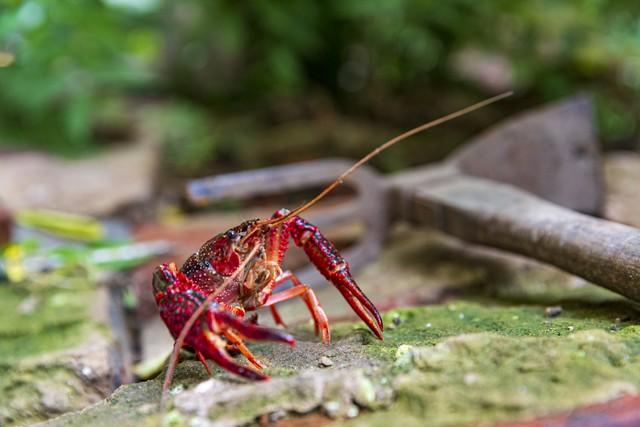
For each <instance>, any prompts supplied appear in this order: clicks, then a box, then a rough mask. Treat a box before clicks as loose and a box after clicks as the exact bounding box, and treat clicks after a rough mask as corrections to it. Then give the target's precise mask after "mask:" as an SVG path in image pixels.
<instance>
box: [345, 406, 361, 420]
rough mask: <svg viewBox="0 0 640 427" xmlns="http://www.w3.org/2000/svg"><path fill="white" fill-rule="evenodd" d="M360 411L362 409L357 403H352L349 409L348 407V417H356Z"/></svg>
mask: <svg viewBox="0 0 640 427" xmlns="http://www.w3.org/2000/svg"><path fill="white" fill-rule="evenodd" d="M359 413H360V409H358V407H357V406H356V405H351V406H349V409H347V418H355V417H357V416H358V414H359Z"/></svg>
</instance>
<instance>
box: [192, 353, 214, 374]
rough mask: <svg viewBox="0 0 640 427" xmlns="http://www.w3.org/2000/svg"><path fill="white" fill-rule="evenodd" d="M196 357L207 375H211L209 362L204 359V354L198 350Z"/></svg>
mask: <svg viewBox="0 0 640 427" xmlns="http://www.w3.org/2000/svg"><path fill="white" fill-rule="evenodd" d="M196 357H197V358H198V360H199V361H200V363H202V366H204V369H205V370H206V371H207V373H208V374H209V376H212V375H213V374H212V373H211V368H209V364H208V363H207V359H205V357H204V355H203V354H202V353H200V352H199V351H196Z"/></svg>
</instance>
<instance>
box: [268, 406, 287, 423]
mask: <svg viewBox="0 0 640 427" xmlns="http://www.w3.org/2000/svg"><path fill="white" fill-rule="evenodd" d="M286 416H287V412H286V411H285V410H283V409H278V410H277V411H275V412H272V413H270V414H269V421H270V422H272V423H275V422H277V421H280V420H281V419H283V418H284V417H286Z"/></svg>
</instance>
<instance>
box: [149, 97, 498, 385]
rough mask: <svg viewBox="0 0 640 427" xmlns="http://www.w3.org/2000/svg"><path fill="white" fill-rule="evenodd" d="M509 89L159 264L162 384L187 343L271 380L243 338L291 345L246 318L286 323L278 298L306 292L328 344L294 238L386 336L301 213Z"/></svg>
mask: <svg viewBox="0 0 640 427" xmlns="http://www.w3.org/2000/svg"><path fill="white" fill-rule="evenodd" d="M508 95H510V93H507V94H502V95H499V96H496V97H493V98H490V99H488V100H485V101H482V102H480V103H478V104H474V105H472V106H470V107H467V108H465V109H463V110H460V111H457V112H455V113H452V114H449V115H447V116H444V117H442V118H440V119H437V120H435V121H432V122H429V123H426V124H424V125H422V126H419V127H417V128H414V129H412V130H410V131H408V132H405V133H403V134H402V135H399V136H397V137H395V138H393V139H391V140H389V141H387V142H386V143H384V144H382V145H381V146H379V147H378V148H376V149H375V150H374V151H372V152H371V153H369V154H368V155H366V156H365V157H363V158H362V159H361V160H360V161H358V162H357V163H355V164H354V165H353V166H351V167H350V168H349V169H348V170H347V171H345V172H344V173H343V174H342V175H340V176H339V177H338V178H337V179H336V180H335V181H334V182H333V183H331V184H330V185H329V186H328V187H327V188H325V189H324V190H323V191H322V192H321V193H320V194H318V195H317V196H316V197H315V198H314V199H312V200H311V201H309V202H308V203H306V204H304V205H302V206H300V207H298V208H297V209H294V210H293V211H289V210H287V209H281V210H279V211H277V212H276V213H275V214H273V216H272V217H271V218H269V219H255V220H250V221H246V222H243V223H242V224H240V225H238V226H237V227H234V228H232V229H230V230H227V231H225V232H224V233H221V234H218V235H217V236H215V237H213V238H212V239H210V240H208V241H207V242H205V243H204V244H203V245H202V247H200V249H199V250H198V251H197V252H196V253H194V254H193V255H191V256H190V257H189V258H188V259H187V260H186V262H185V263H184V264H183V265H182V267H181V268H178V267H177V266H176V265H175V264H174V263H169V264H162V265H160V266H158V267H157V268H156V270H155V271H154V274H153V292H154V296H155V300H156V303H157V305H158V308H159V311H160V316H161V317H162V320H163V321H164V322H165V324H166V325H167V328H169V331H170V332H171V334H172V335H173V337H174V338H175V339H176V342H175V345H174V351H173V353H172V356H171V360H170V362H169V367H168V372H167V376H166V380H165V384H164V390H165V391H166V390H167V389H168V387H169V385H170V383H171V377H172V375H173V370H174V369H175V365H176V363H177V358H178V354H179V351H180V349H181V348H182V347H186V348H188V349H190V350H192V351H193V352H195V354H196V357H197V358H198V359H199V360H200V361H201V362H202V364H203V365H204V366H205V368H206V369H207V370H208V369H209V368H208V366H207V364H206V359H210V360H213V361H214V362H216V363H217V364H218V365H219V366H221V367H222V368H224V369H226V370H227V371H230V372H233V373H235V374H237V375H240V376H243V377H246V378H249V379H253V380H266V379H268V378H269V377H268V376H267V375H265V374H264V373H263V372H262V368H263V366H262V364H261V363H260V361H259V360H258V359H257V358H256V357H255V356H254V355H253V354H252V353H251V351H250V350H249V349H248V348H247V347H246V345H245V344H244V340H245V339H249V340H257V341H262V340H271V341H277V342H281V343H284V344H289V345H291V346H293V345H295V339H294V338H293V337H292V336H291V335H290V334H288V333H286V332H284V331H283V330H280V329H274V328H266V327H263V326H259V325H257V324H255V323H252V322H249V321H246V320H243V317H244V316H245V313H247V312H250V311H254V310H257V309H259V308H261V307H269V309H270V311H271V314H272V315H273V317H274V320H275V322H276V324H279V325H282V326H284V322H283V321H282V318H281V317H280V314H279V313H278V311H277V309H276V304H278V303H280V302H283V301H286V300H289V299H292V298H296V297H300V298H302V300H303V301H304V303H305V304H306V306H307V308H308V310H309V313H310V315H311V318H312V319H313V322H314V325H315V332H316V335H319V336H320V337H321V339H322V341H323V342H324V343H329V341H330V340H331V333H330V330H329V321H328V319H327V316H326V314H325V312H324V310H323V309H322V307H321V305H320V302H319V301H318V299H317V298H316V295H315V293H314V292H313V290H312V289H311V288H310V287H309V286H307V285H305V284H304V283H302V282H300V280H299V279H298V278H297V277H296V275H295V274H293V273H292V272H290V271H283V270H282V267H281V265H282V260H283V257H284V254H285V252H286V251H287V249H288V247H289V241H290V240H291V241H293V242H294V244H295V245H297V246H299V247H301V248H302V249H303V250H304V252H305V253H306V255H307V256H308V257H309V260H310V261H311V262H312V263H313V264H314V265H315V266H316V268H317V269H318V270H319V271H320V273H322V275H323V276H324V277H325V278H326V279H327V280H328V281H329V282H331V283H332V284H333V285H334V286H335V287H336V288H337V289H338V291H339V292H340V293H341V294H342V296H343V297H344V298H345V299H346V300H347V302H348V303H349V305H350V306H351V308H353V310H354V311H355V312H356V313H357V314H358V316H359V317H360V318H361V319H362V320H363V321H364V322H365V324H366V325H367V326H368V327H369V329H370V330H371V332H372V333H373V334H374V335H375V336H376V337H378V338H379V339H383V330H384V326H383V324H382V319H381V317H380V314H379V313H378V310H377V309H376V307H375V306H374V305H373V303H372V302H371V301H370V300H369V298H367V296H366V295H365V294H364V293H363V292H362V290H360V288H359V287H358V285H357V284H356V282H355V280H354V279H353V277H352V275H351V272H350V271H349V264H348V263H347V262H346V261H345V260H344V258H343V257H342V256H341V255H340V253H339V252H338V251H337V249H336V248H335V246H334V245H333V244H332V243H331V242H330V241H329V240H327V239H326V238H325V237H324V236H323V235H322V233H321V232H320V231H319V230H318V228H317V227H316V226H314V225H313V224H310V223H309V222H308V221H306V220H305V219H303V218H302V217H301V216H299V215H300V214H301V213H302V212H304V211H306V210H307V209H308V208H310V207H311V206H313V205H314V204H315V203H317V202H318V201H319V200H320V199H322V198H323V197H324V196H326V195H327V194H328V193H329V192H331V191H332V190H333V189H334V188H336V187H337V186H339V185H340V184H341V183H342V182H343V180H344V179H345V178H346V177H347V176H348V175H350V174H351V173H352V172H353V171H355V170H356V169H357V168H358V167H360V166H361V165H362V164H364V163H366V162H367V161H368V160H369V159H371V158H372V157H374V156H375V155H377V154H378V153H380V152H381V151H383V150H385V149H386V148H389V147H390V146H392V145H394V144H395V143H397V142H399V141H401V140H403V139H405V138H407V137H409V136H411V135H414V134H416V133H418V132H420V131H423V130H426V129H428V128H430V127H433V126H435V125H438V124H440V123H443V122H445V121H448V120H451V119H453V118H456V117H459V116H461V115H463V114H466V113H468V112H470V111H473V110H476V109H478V108H481V107H483V106H485V105H487V104H489V103H491V102H495V101H497V100H499V99H502V98H504V97H506V96H508ZM286 282H291V283H292V284H293V286H292V287H290V288H289V289H287V290H282V291H279V290H278V287H280V286H281V285H283V284H284V283H286ZM229 350H233V351H238V352H240V353H242V354H243V355H244V357H245V358H246V359H247V360H248V361H249V362H250V364H251V365H252V366H248V365H243V364H240V363H238V362H237V361H235V360H234V359H233V358H231V357H230V356H229Z"/></svg>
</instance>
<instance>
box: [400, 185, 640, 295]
mask: <svg viewBox="0 0 640 427" xmlns="http://www.w3.org/2000/svg"><path fill="white" fill-rule="evenodd" d="M431 184H432V185H429V184H426V185H420V186H418V187H415V189H414V190H412V191H411V193H408V192H407V191H406V190H407V188H406V187H405V188H404V191H403V194H402V197H403V198H404V199H405V201H404V203H405V204H407V205H406V206H405V209H403V211H404V215H403V216H404V217H405V218H407V219H410V220H412V221H414V222H417V223H423V224H429V225H432V226H435V227H436V228H439V229H441V230H442V231H444V232H446V233H448V234H451V235H453V236H457V237H459V238H461V239H463V240H466V241H470V242H475V243H479V244H482V245H487V246H491V247H495V248H499V249H505V250H507V251H511V252H515V253H518V254H521V255H525V256H527V257H530V258H534V259H537V260H539V261H543V262H546V263H548V264H552V265H554V266H556V267H559V268H561V269H563V270H565V271H567V272H569V273H573V274H575V275H577V276H580V277H583V278H584V279H586V280H588V281H590V282H593V283H595V284H598V285H600V286H603V287H605V288H608V289H610V290H612V291H614V292H617V293H619V294H622V295H624V296H626V297H628V298H631V299H632V300H634V301H638V302H640V230H638V229H635V228H632V227H629V226H626V225H622V224H618V223H613V222H610V221H605V220H602V219H597V218H594V217H590V216H586V215H582V214H580V213H577V212H574V211H571V210H568V209H565V208H561V207H559V206H556V205H554V204H551V203H549V202H547V201H544V200H542V199H539V198H537V197H535V196H532V195H529V194H528V193H525V192H523V191H520V190H518V189H516V188H515V187H511V186H509V185H505V184H498V183H496V182H493V181H488V180H483V179H479V178H472V177H466V176H462V175H458V176H452V175H449V176H448V177H447V179H443V180H439V181H437V182H433V181H432V182H431Z"/></svg>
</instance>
